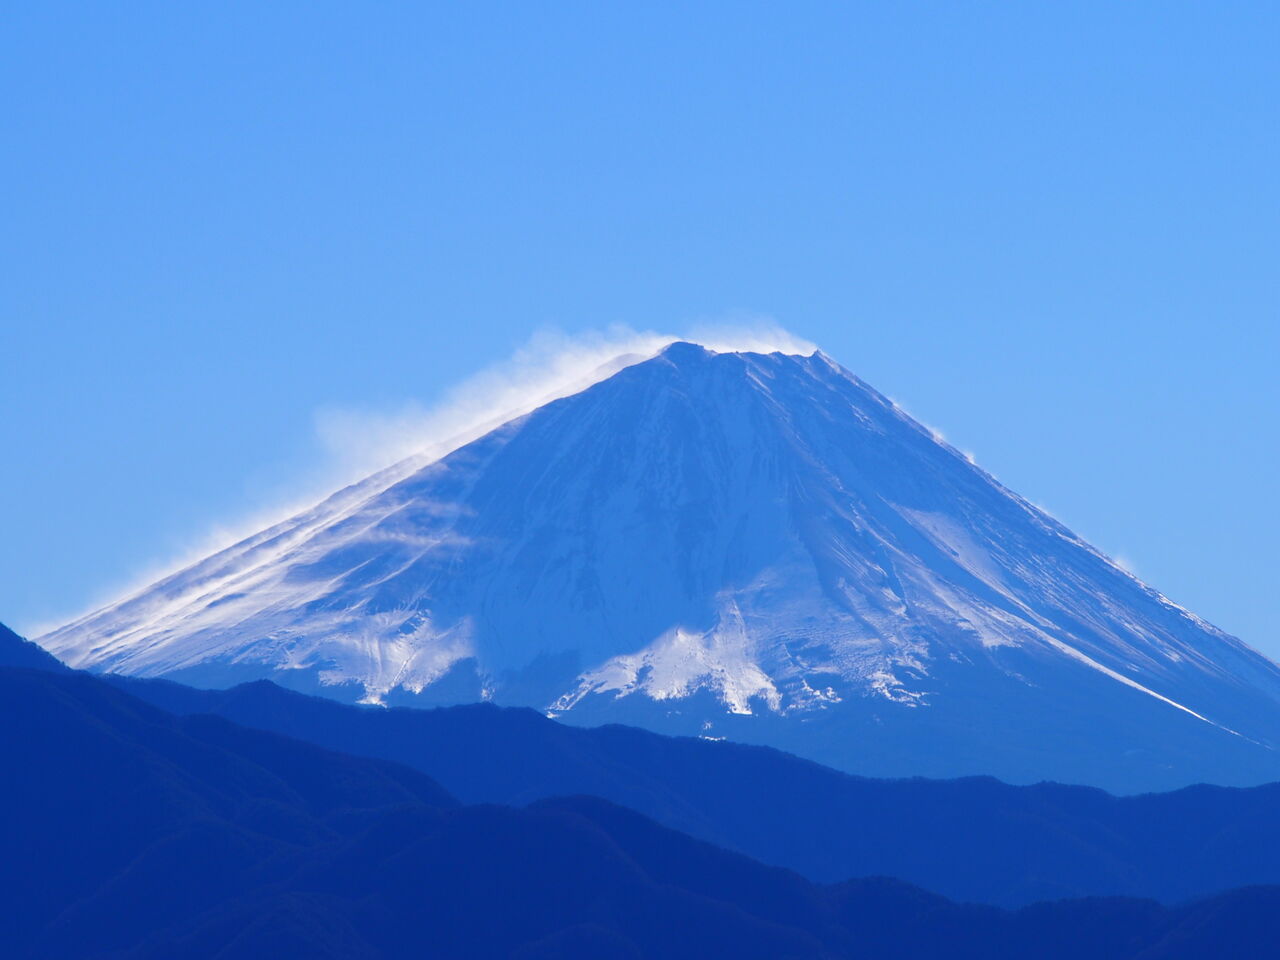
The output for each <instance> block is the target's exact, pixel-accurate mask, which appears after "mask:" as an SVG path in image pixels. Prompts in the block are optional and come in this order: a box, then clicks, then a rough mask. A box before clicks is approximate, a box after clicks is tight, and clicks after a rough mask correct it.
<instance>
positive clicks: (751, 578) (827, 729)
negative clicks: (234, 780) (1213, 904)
mask: <svg viewBox="0 0 1280 960" xmlns="http://www.w3.org/2000/svg"><path fill="white" fill-rule="evenodd" d="M41 643H42V644H44V645H45V646H46V647H47V648H48V649H50V650H51V651H52V652H54V653H56V654H57V655H59V656H61V657H63V658H64V659H66V660H67V661H68V662H71V663H72V664H73V665H77V666H87V667H91V668H93V669H98V670H107V671H117V672H122V673H132V674H139V675H144V676H159V675H167V676H173V677H178V678H185V679H189V680H194V681H197V682H205V683H211V684H222V683H227V682H231V681H234V680H238V679H242V678H249V677H256V676H271V677H273V678H276V679H280V680H282V681H284V682H288V683H291V684H293V685H304V686H311V687H314V688H315V689H318V690H319V691H321V692H325V693H329V694H333V695H339V696H351V695H353V694H354V695H355V696H357V697H358V698H361V699H365V700H370V701H375V702H378V701H385V700H388V699H402V698H404V697H405V696H407V695H410V694H412V695H417V696H419V698H420V700H421V701H422V702H439V701H441V700H457V699H474V698H480V697H485V698H493V699H496V700H498V701H500V702H509V703H525V704H528V705H532V706H536V707H538V708H541V709H544V710H548V711H550V712H552V713H554V714H556V715H558V716H561V717H562V718H564V719H567V720H581V721H596V720H602V719H624V720H627V721H628V722H634V723H641V724H645V725H648V726H653V727H657V728H659V729H669V730H678V731H684V732H689V733H698V732H708V731H713V732H715V733H720V732H724V731H727V732H729V733H730V734H731V735H733V736H738V737H742V738H746V739H757V740H761V741H763V742H769V743H775V744H777V745H780V746H784V747H786V748H787V749H791V750H794V751H796V752H799V753H802V754H806V755H809V756H813V757H816V758H818V759H822V760H825V761H827V762H831V763H835V764H836V765H839V766H843V767H845V768H846V769H851V770H858V771H862V772H870V773H971V772H972V773H976V772H993V773H997V774H1003V775H1005V776H1007V777H1009V778H1011V779H1029V778H1036V777H1040V776H1054V777H1058V778H1061V779H1083V780H1085V781H1086V782H1090V781H1092V782H1100V783H1106V784H1108V785H1120V786H1123V785H1125V782H1126V781H1125V777H1126V776H1127V774H1125V773H1123V770H1124V769H1125V767H1124V762H1123V760H1122V759H1118V758H1120V757H1123V756H1125V755H1128V756H1133V755H1135V754H1134V751H1137V753H1138V754H1141V755H1144V756H1145V755H1148V754H1149V755H1150V759H1149V761H1143V763H1144V764H1146V766H1144V767H1142V769H1143V770H1147V769H1148V768H1149V769H1150V771H1154V772H1151V773H1150V774H1149V775H1148V774H1146V773H1142V774H1140V775H1139V774H1135V775H1133V776H1132V777H1130V778H1129V779H1132V780H1133V781H1134V782H1135V783H1138V784H1139V785H1145V784H1147V783H1148V782H1150V783H1156V782H1159V781H1160V778H1161V777H1165V778H1166V779H1168V780H1170V781H1171V782H1180V781H1181V780H1184V779H1199V778H1205V777H1206V776H1207V774H1205V773H1204V772H1202V771H1203V770H1208V769H1209V767H1212V766H1213V762H1210V763H1209V766H1208V767H1206V766H1205V764H1204V763H1202V762H1200V761H1199V760H1197V759H1195V758H1194V757H1192V756H1190V754H1189V751H1190V749H1191V748H1190V747H1189V746H1188V744H1191V743H1195V744H1199V743H1201V741H1205V742H1210V743H1215V744H1219V743H1222V744H1228V746H1225V747H1221V748H1220V749H1218V750H1217V753H1218V755H1219V757H1218V760H1219V761H1220V762H1221V763H1225V764H1228V765H1230V764H1234V766H1231V767H1230V769H1231V770H1234V771H1238V773H1239V775H1238V776H1234V775H1233V774H1231V773H1230V772H1228V773H1223V774H1221V775H1219V776H1218V779H1223V780H1231V779H1232V777H1233V776H1234V779H1235V780H1249V779H1258V778H1266V774H1264V773H1262V772H1260V771H1263V770H1271V766H1269V765H1270V764H1274V763H1275V759H1274V751H1273V750H1272V749H1271V748H1272V745H1273V744H1275V743H1280V709H1278V708H1280V670H1277V668H1276V667H1275V666H1274V665H1273V664H1271V663H1270V662H1269V661H1267V660H1266V659H1265V658H1263V657H1261V656H1260V655H1258V654H1256V653H1255V652H1253V651H1252V650H1250V649H1249V648H1248V647H1246V646H1245V645H1244V644H1242V643H1240V642H1239V641H1237V640H1235V639H1233V638H1231V637H1228V636H1226V635H1225V634H1223V633H1221V632H1220V631H1218V630H1216V629H1214V628H1213V627H1211V626H1210V625H1208V624H1206V623H1204V622H1203V621H1201V620H1199V619H1198V618H1196V617H1194V616H1193V615H1191V614H1190V613H1188V612H1187V611H1185V610H1183V609H1182V608H1180V607H1178V606H1176V605H1175V604H1173V603H1171V602H1169V601H1168V600H1166V599H1165V598H1164V597H1162V596H1161V595H1160V594H1158V593H1157V592H1155V591H1154V590H1152V589H1150V588H1149V587H1147V586H1145V585H1144V584H1142V583H1141V582H1139V581H1138V580H1136V579H1135V578H1134V577H1133V576H1131V575H1130V574H1128V573H1126V572H1125V571H1123V570H1121V569H1120V568H1119V567H1117V566H1116V565H1115V564H1113V563H1112V562H1111V561H1109V560H1108V559H1107V558H1106V557H1104V556H1103V555H1102V554H1100V553H1099V552H1098V551H1096V550H1094V549H1093V548H1091V547H1090V546H1089V545H1088V544H1086V543H1084V542H1083V541H1082V540H1080V538H1078V537H1076V536H1075V535H1074V534H1072V533H1071V532H1070V531H1069V530H1067V529H1066V528H1065V527H1063V526H1062V525H1061V524H1060V523H1058V522H1057V521H1055V520H1054V519H1052V518H1051V517H1049V516H1048V515H1046V514H1045V513H1043V512H1042V511H1040V510H1038V509H1037V508H1036V507H1034V506H1032V505H1031V504H1030V503H1028V502H1027V501H1026V500H1023V499H1022V498H1020V497H1018V496H1016V495H1015V494H1013V493H1011V492H1010V491H1008V490H1006V489H1005V488H1004V487H1003V486H1001V485H1000V484H999V483H998V482H996V481H995V480H994V479H993V478H992V477H990V476H989V475H988V474H986V473H985V472H983V471H982V470H981V469H980V468H978V467H977V466H976V465H974V464H973V463H972V462H971V461H970V460H969V459H968V458H966V457H965V456H964V455H963V454H961V453H959V452H958V451H956V450H954V449H953V448H951V447H950V446H948V445H947V444H946V443H945V442H944V441H942V440H941V438H940V437H938V436H936V435H935V434H934V433H933V432H932V431H930V430H929V429H927V428H925V427H923V426H922V425H920V424H919V423H917V422H916V421H914V420H913V419H911V418H910V417H909V416H908V415H907V414H906V413H905V412H903V411H902V410H901V409H899V408H898V407H897V406H896V405H894V404H893V403H891V402H890V401H889V400H887V399H886V398H885V397H883V396H881V395H880V394H879V393H877V392H876V391H874V390H873V389H871V388H870V387H868V386H867V385H866V384H864V383H862V382H861V381H860V380H858V379H857V378H856V377H855V376H853V375H852V374H850V373H849V372H848V371H846V370H844V369H843V368H842V367H840V366H839V365H838V364H836V363H835V362H834V361H832V360H831V359H830V358H829V357H827V356H826V355H825V354H823V353H821V351H814V352H813V353H811V354H808V355H803V354H785V353H769V354H760V353H746V352H739V353H735V352H721V353H717V352H715V351H712V350H708V349H706V348H704V347H701V346H699V345H697V344H693V343H688V342H676V343H672V344H670V345H669V346H667V347H666V348H665V349H663V350H661V352H659V353H658V354H657V355H655V356H653V357H651V358H649V359H645V360H642V361H640V362H635V363H628V364H623V365H620V367H619V369H617V371H616V372H614V373H612V375H610V376H608V377H607V378H606V379H603V380H602V381H600V382H597V383H595V384H594V385H592V386H590V387H588V388H587V389H585V390H582V391H581V392H578V393H575V394H572V395H570V396H566V397H562V398H560V399H556V400H553V401H551V402H549V403H547V404H545V405H543V406H540V407H538V408H537V409H535V410H533V411H532V412H530V413H528V414H525V415H523V416H520V417H517V418H516V419H514V420H511V421H509V422H506V423H503V424H502V425H500V426H497V427H496V429H493V430H492V431H490V432H488V433H486V434H485V435H483V436H481V437H479V438H478V439H476V440H474V441H472V442H470V443H467V444H465V445H463V446H461V447H459V448H458V449H456V450H454V451H452V452H451V453H449V454H447V455H446V456H444V457H442V458H439V459H435V458H431V457H426V456H424V457H419V458H410V459H408V460H406V461H404V462H402V463H400V464H398V465H396V466H395V467H392V468H389V469H388V470H385V471H382V472H380V473H378V474H376V475H374V476H372V477H370V478H368V479H367V480H365V481H363V482H361V483H359V484H356V485H354V486H352V487H350V488H348V489H346V490H343V491H340V492H339V493H337V494H335V495H334V496H333V497H331V498H330V499H329V500H326V501H325V502H324V503H322V504H319V505H318V506H316V507H315V508H313V509H312V510H310V511H307V512H305V513H302V514H300V515H298V516H296V517H294V518H291V519H290V520H287V521H285V522H283V523H280V524H277V525H276V526H274V527H272V528H270V529H268V530H265V531H262V532H261V533H259V534H257V535H255V536H254V537H251V538H249V539H247V540H245V541H243V542H242V543H240V544H237V545H235V546H233V547H231V548H229V549H227V550H224V551H222V552H220V553H218V554H215V555H213V556H211V557H209V558H207V559H205V560H203V561H201V562H200V563H197V564H195V565H193V566H191V567H190V568H188V569H186V570H183V571H181V572H179V573H177V574H174V575H173V576H170V577H168V578H166V579H165V580H162V581H161V582H159V583H157V584H155V585H154V586H153V587H151V588H149V589H147V590H144V591H142V592H141V593H139V594H137V595H135V596H133V597H130V598H128V599H126V600H124V601H122V602H120V603H118V604H115V605H113V606H111V607H108V608H105V609H103V610H101V611H98V612H96V613H94V614H91V615H89V616H88V617H85V618H83V619H81V620H79V621H77V622H75V623H72V624H69V625H68V626H66V627H63V628H62V629H60V630H57V631H55V632H53V633H51V634H49V635H47V636H45V637H43V638H41ZM1090 714H1092V715H1091V716H1089V715H1090ZM1086 716H1089V721H1088V722H1089V723H1090V724H1092V725H1093V728H1095V729H1096V731H1097V732H1089V730H1086V729H1085V727H1086V726H1087V724H1086V723H1085V717H1086ZM1055 737H1056V738H1059V739H1063V738H1065V739H1066V740H1067V741H1070V742H1072V743H1074V742H1075V740H1076V739H1079V740H1081V741H1082V742H1086V743H1087V744H1088V745H1089V749H1103V750H1104V752H1106V754H1107V756H1108V757H1111V759H1108V760H1107V761H1106V762H1105V763H1103V762H1102V761H1096V762H1092V766H1090V763H1091V761H1089V760H1088V759H1087V750H1086V751H1085V754H1084V755H1082V754H1081V753H1080V751H1079V750H1075V751H1074V752H1073V753H1072V754H1071V758H1067V757H1065V754H1064V751H1059V750H1057V748H1056V747H1054V746H1053V744H1052V741H1053V739H1054V738H1055ZM1206 738H1207V740H1206ZM1107 740H1110V741H1112V742H1111V744H1110V745H1107V744H1106V743H1105V741H1107ZM1125 751H1128V753H1127V754H1126V753H1125ZM1112 754H1115V755H1116V756H1115V757H1112ZM1082 756H1083V757H1084V758H1082ZM1072 758H1074V759H1072ZM1214 762H1218V761H1214ZM1197 764H1199V766H1197ZM1140 766H1141V765H1140ZM1091 770H1092V771H1095V772H1094V773H1093V774H1092V775H1086V774H1089V772H1090V771H1091ZM1078 771H1084V773H1080V772H1078ZM1275 771H1276V773H1278V774H1280V766H1276V767H1275Z"/></svg>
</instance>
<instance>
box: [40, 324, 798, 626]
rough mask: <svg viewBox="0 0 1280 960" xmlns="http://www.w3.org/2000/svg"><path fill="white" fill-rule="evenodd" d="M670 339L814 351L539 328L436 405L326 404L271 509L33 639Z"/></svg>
mask: <svg viewBox="0 0 1280 960" xmlns="http://www.w3.org/2000/svg"><path fill="white" fill-rule="evenodd" d="M676 340H692V341H694V342H696V343H700V344H702V345H703V346H705V347H707V348H708V349H711V350H716V351H722V352H723V351H749V352H757V353H772V352H774V351H781V352H783V353H795V354H805V355H807V354H810V353H812V352H813V351H814V350H815V349H816V347H815V346H814V345H813V344H812V343H809V342H808V341H806V340H803V339H801V338H799V337H796V336H794V335H793V334H791V333H789V332H787V331H786V330H784V329H782V328H781V327H780V326H778V325H777V324H776V323H773V322H772V321H770V320H768V319H760V318H751V319H747V320H741V321H731V322H713V323H704V324H697V325H694V326H693V327H692V328H691V329H690V330H689V331H688V332H687V333H685V334H673V333H660V332H657V331H653V330H644V331H637V330H633V329H630V328H628V327H624V326H614V327H610V328H608V329H605V330H599V331H591V332H587V333H579V334H572V335H570V334H565V333H562V332H559V331H555V330H544V331H540V332H538V333H536V334H534V335H533V336H532V337H531V338H530V340H529V341H528V342H527V343H526V344H525V345H524V346H522V347H520V348H519V349H518V350H516V351H515V353H514V354H513V355H512V356H511V357H509V358H507V359H505V360H502V361H500V362H498V363H495V364H494V365H492V366H490V367H487V368H486V369H483V370H481V371H479V372H477V373H475V374H473V375H471V376H469V377H467V378H465V379H463V380H462V381H461V382H460V383H458V384H457V385H456V386H454V387H453V388H451V389H450V390H448V391H447V392H446V393H445V395H444V397H443V399H442V400H441V401H440V402H439V403H435V404H430V405H428V404H424V403H422V402H421V401H419V400H415V399H406V400H405V401H404V402H403V403H401V404H399V405H397V406H395V407H393V408H390V409H387V408H383V409H362V410H356V409H349V408H347V409H344V408H337V407H328V408H324V409H321V410H319V411H317V412H316V414H315V417H314V420H315V430H316V434H317V437H318V439H319V442H320V444H321V446H322V448H323V456H322V457H321V464H320V466H319V468H317V469H313V470H311V471H309V472H308V473H306V474H305V475H299V476H297V477H296V478H295V480H294V482H293V483H291V484H288V485H286V488H285V491H284V495H282V496H280V497H277V498H276V499H275V503H274V505H272V506H268V507H266V508H264V509H259V510H256V511H254V512H253V513H252V514H251V515H248V516H244V517H241V518H239V519H238V520H237V521H234V522H221V523H213V524H210V526H209V528H208V529H207V530H206V532H204V533H203V534H201V535H199V536H196V537H193V538H192V539H191V540H190V541H189V542H188V544H187V545H186V547H185V548H184V549H182V550H181V551H180V552H179V554H178V555H177V556H173V557H170V558H168V559H167V561H164V562H160V563H156V564H153V565H150V566H148V567H147V568H146V569H144V570H142V571H140V572H137V573H135V574H134V575H133V576H131V577H129V578H128V580H127V581H125V582H123V583H121V582H117V583H115V584H114V585H108V589H107V590H104V591H103V593H102V594H99V596H98V598H97V602H95V603H94V604H92V605H91V606H89V607H88V608H87V609H82V610H80V611H77V614H76V615H75V616H68V617H61V618H58V619H57V620H55V621H53V622H48V623H44V624H40V625H37V626H36V627H35V628H34V629H33V630H32V631H31V632H32V635H40V634H43V633H45V632H47V631H49V630H52V629H54V628H56V627H59V626H61V625H62V624H64V623H67V622H70V621H71V620H74V619H78V617H79V616H81V615H83V614H84V613H86V612H89V611H92V610H96V609H98V608H100V607H102V606H103V605H105V604H107V603H111V602H114V601H115V600H118V599H120V598H124V597H129V596H132V595H133V594H136V593H138V592H139V591H141V590H143V589H145V588H146V587H148V586H150V585H151V584H152V583H154V582H156V581H157V580H160V579H163V578H164V577H166V576H168V575H170V574H172V573H175V572H177V571H179V570H182V569H185V568H186V567H188V566H190V565H191V564H193V563H196V562H197V561H199V560H201V559H203V558H204V557H207V556H209V555H210V554H213V553H216V552H217V551H219V550H222V549H225V548H227V547H230V546H232V545H233V544H235V543H238V542H239V541H241V540H243V539H244V538H245V537H248V536H251V535H252V534H254V533H256V532H258V531H260V530H263V529H265V528H267V527H269V526H272V525H273V524H275V523H279V522H280V521H282V520H285V519H287V518H289V517H291V516H294V515H296V514H298V513H300V512H302V511H303V510H306V509H308V508H309V507H311V506H313V505H315V504H316V503H317V502H319V501H320V500H321V499H323V498H324V497H325V496H326V495H328V494H329V493H331V492H332V491H334V490H336V489H339V488H341V487H343V486H346V485H347V484H350V483H353V482H355V481H357V480H360V479H362V478H364V477H366V476H369V475H370V474H372V473H374V472H375V471H378V470H380V469H382V468H385V467H388V466H390V465H392V464H394V463H397V462H399V461H401V460H404V459H406V458H409V457H414V458H415V459H418V460H424V459H425V460H431V459H435V458H438V457H442V456H444V455H446V454H447V453H449V452H450V451H452V450H455V449H457V448H458V447H460V446H462V445H464V444H466V443H469V442H470V441H472V440H474V439H476V438H478V437H480V436H483V435H484V434H485V433H487V432H488V431H489V430H492V429H493V428H495V427H497V426H499V425H501V424H503V423H506V422H507V421H509V420H511V419H513V418H515V417H519V416H522V415H524V414H526V413H528V412H530V411H532V410H534V409H536V408H538V407H540V406H542V405H543V404H545V403H549V402H550V401H552V400H556V399H559V398H560V397H565V396H569V395H570V394H573V393H577V392H579V391H581V390H585V389H587V388H588V387H590V386H592V385H593V384H595V383H598V382H599V381H601V380H604V379H605V378H607V377H609V376H611V375H612V374H614V373H616V372H617V371H619V370H621V369H623V368H624V367H626V366H629V365H631V364H633V363H638V362H640V361H642V360H646V359H648V358H650V357H652V356H654V355H655V354H657V353H658V352H660V351H661V350H662V349H663V348H664V347H666V346H667V345H668V344H670V343H673V342H675V341H676Z"/></svg>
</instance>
